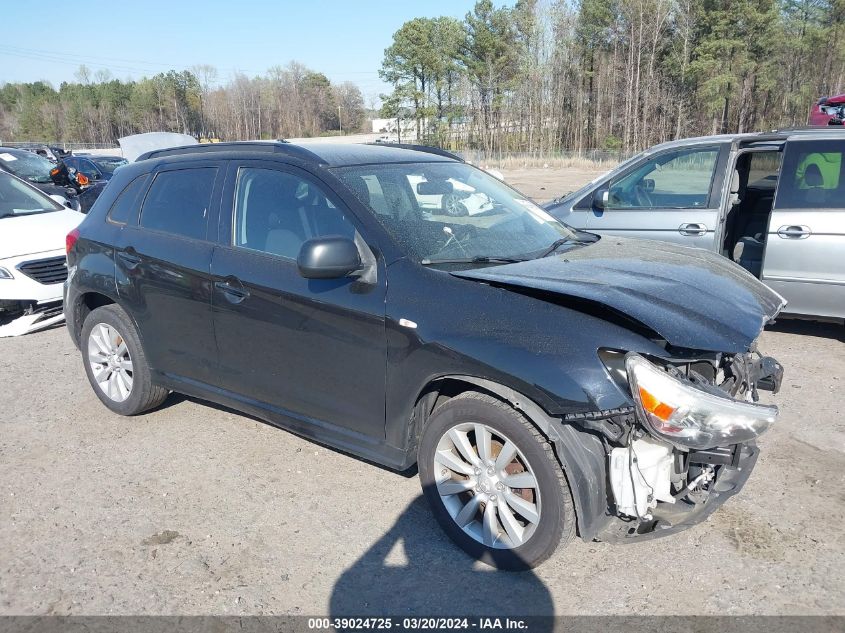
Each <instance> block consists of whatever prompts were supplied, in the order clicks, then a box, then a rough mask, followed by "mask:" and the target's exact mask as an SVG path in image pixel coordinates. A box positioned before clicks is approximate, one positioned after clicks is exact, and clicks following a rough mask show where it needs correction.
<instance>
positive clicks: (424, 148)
mask: <svg viewBox="0 0 845 633" xmlns="http://www.w3.org/2000/svg"><path fill="white" fill-rule="evenodd" d="M367 145H378V146H379V147H398V148H399V149H412V150H414V151H417V152H425V153H426V154H437V155H438V156H445V157H446V158H451V159H453V160H457V161H460V162H462V163H465V162H466V161H465V160H464V159H463V158H461V157H460V156H458V155H457V154H455V153H453V152H450V151H448V150H445V149H441V148H439V147H433V146H432V145H415V144H413V143H384V142H381V143H367Z"/></svg>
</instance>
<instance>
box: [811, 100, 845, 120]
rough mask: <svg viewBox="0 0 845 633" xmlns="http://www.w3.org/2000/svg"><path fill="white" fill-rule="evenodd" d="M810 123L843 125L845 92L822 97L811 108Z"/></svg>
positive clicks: (844, 118)
mask: <svg viewBox="0 0 845 633" xmlns="http://www.w3.org/2000/svg"><path fill="white" fill-rule="evenodd" d="M807 123H808V124H809V125H843V124H844V123H845V94H841V95H837V96H835V97H822V98H821V99H819V100H818V102H817V103H816V104H815V105H813V107H812V108H810V117H809V120H808V121H807Z"/></svg>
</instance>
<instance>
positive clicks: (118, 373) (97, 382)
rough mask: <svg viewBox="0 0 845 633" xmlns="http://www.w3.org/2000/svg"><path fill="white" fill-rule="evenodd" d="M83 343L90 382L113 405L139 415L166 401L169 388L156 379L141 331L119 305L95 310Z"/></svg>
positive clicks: (84, 329)
mask: <svg viewBox="0 0 845 633" xmlns="http://www.w3.org/2000/svg"><path fill="white" fill-rule="evenodd" d="M80 343H81V344H80V348H81V349H82V359H83V363H84V365H85V373H86V374H87V376H88V382H90V383H91V387H92V388H93V389H94V393H96V394H97V397H98V398H99V399H100V400H101V401H102V403H103V404H105V405H106V406H107V407H108V408H109V409H111V410H112V411H114V412H115V413H119V414H121V415H137V414H138V413H143V412H144V411H147V410H149V409H152V408H154V407H157V406H158V405H160V404H161V403H162V402H164V399H165V398H166V397H167V394H168V391H167V389H164V388H163V387H159V386H158V385H154V384H153V383H152V380H151V377H150V370H149V367H148V366H147V360H146V357H145V356H144V350H143V349H142V348H141V343H140V340H139V338H138V333H137V331H136V330H135V326H134V325H133V323H132V322H131V320H130V319H129V317H128V316H127V314H126V313H125V312H124V311H123V309H121V308H120V307H119V306H116V305H107V306H103V307H101V308H97V309H96V310H93V311H92V312H91V313H90V314H89V315H88V316H87V317H86V318H85V322H84V323H83V325H82V335H81V337H80Z"/></svg>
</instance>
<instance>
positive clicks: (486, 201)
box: [334, 162, 577, 264]
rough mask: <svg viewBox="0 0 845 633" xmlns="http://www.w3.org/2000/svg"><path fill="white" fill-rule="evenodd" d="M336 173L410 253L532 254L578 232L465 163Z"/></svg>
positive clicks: (444, 256) (422, 256)
mask: <svg viewBox="0 0 845 633" xmlns="http://www.w3.org/2000/svg"><path fill="white" fill-rule="evenodd" d="M334 173H335V174H336V175H337V176H338V177H339V178H340V179H341V180H342V181H343V182H344V183H345V184H346V185H347V186H348V187H349V188H350V189H352V191H353V192H354V193H355V195H356V196H357V197H358V198H359V199H360V200H361V201H362V202H363V203H364V204H366V205H367V206H368V207H369V208H370V209H371V210H372V212H373V214H374V215H375V216H376V218H378V220H379V221H380V222H381V224H382V225H383V226H384V227H385V228H386V229H387V231H388V232H389V233H390V234H391V235H392V236H393V237H394V239H395V240H396V241H397V242H398V243H399V244H400V245H401V246H402V247H403V248H404V249H406V251H407V252H408V254H409V255H410V256H411V257H413V258H415V259H417V260H419V261H421V262H422V263H424V264H435V263H437V262H441V261H445V260H466V261H472V260H473V259H478V260H483V259H491V260H496V259H498V260H501V259H528V258H531V257H537V256H539V255H542V254H544V253H545V252H546V251H547V250H548V249H549V248H550V247H551V246H552V245H553V244H555V243H556V242H558V241H561V240H572V241H573V242H574V241H576V240H577V238H576V235H575V233H574V232H573V231H572V230H571V229H569V228H568V227H567V226H565V225H563V224H561V223H560V222H558V221H557V220H555V219H554V218H553V217H552V216H550V215H549V214H548V213H546V212H545V211H543V209H541V208H540V207H538V206H537V205H536V204H534V203H533V202H531V201H530V200H528V199H527V198H525V197H524V196H522V195H520V194H519V193H517V192H516V191H514V190H513V189H511V188H510V187H508V186H507V185H505V184H504V183H502V182H501V181H499V180H497V179H495V178H493V177H492V176H490V175H488V174H486V173H485V172H483V171H481V170H480V169H476V168H475V167H472V166H470V165H466V164H464V163H453V162H449V163H445V162H444V163H411V164H407V163H393V164H390V163H388V164H377V165H360V166H355V167H342V168H337V169H335V170H334Z"/></svg>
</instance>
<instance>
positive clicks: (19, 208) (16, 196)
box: [0, 172, 64, 218]
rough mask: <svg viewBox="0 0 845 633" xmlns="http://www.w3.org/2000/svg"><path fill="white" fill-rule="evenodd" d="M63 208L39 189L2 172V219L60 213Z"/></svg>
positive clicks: (0, 192)
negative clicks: (33, 214) (34, 214)
mask: <svg viewBox="0 0 845 633" xmlns="http://www.w3.org/2000/svg"><path fill="white" fill-rule="evenodd" d="M63 208H64V207H62V205H60V204H58V203H57V202H54V201H53V199H52V198H50V197H48V196H45V195H44V194H43V193H41V192H40V191H38V190H37V189H34V188H33V187H30V186H29V185H26V184H25V183H22V182H21V181H20V180H18V179H17V178H13V177H12V176H10V175H9V174H4V173H3V172H0V218H8V217H13V216H16V215H29V214H32V213H47V212H49V211H60V210H61V209H63Z"/></svg>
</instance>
